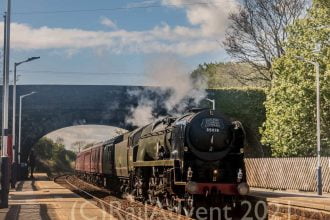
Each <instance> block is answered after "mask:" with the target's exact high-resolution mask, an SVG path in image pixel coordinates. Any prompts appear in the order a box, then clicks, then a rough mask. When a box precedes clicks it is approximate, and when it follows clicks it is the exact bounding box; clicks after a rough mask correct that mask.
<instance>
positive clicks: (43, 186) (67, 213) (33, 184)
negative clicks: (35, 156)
mask: <svg viewBox="0 0 330 220" xmlns="http://www.w3.org/2000/svg"><path fill="white" fill-rule="evenodd" d="M3 219H5V220H16V219H17V220H38V219H45V220H50V219H51V220H53V219H54V220H68V219H70V220H71V219H72V220H74V219H77V220H80V219H93V220H99V219H115V218H114V217H113V216H111V215H110V214H108V213H107V212H105V211H103V210H102V209H100V208H99V207H97V206H96V205H94V204H93V203H92V202H90V201H88V200H86V199H84V198H82V197H80V196H78V195H77V194H75V193H73V192H71V191H70V190H68V189H66V188H64V187H62V186H61V185H59V184H57V183H55V182H53V181H50V180H48V178H47V176H46V174H36V175H35V179H34V180H29V181H22V182H19V183H18V184H17V187H16V189H15V190H11V191H10V193H9V208H7V209H0V220H3Z"/></svg>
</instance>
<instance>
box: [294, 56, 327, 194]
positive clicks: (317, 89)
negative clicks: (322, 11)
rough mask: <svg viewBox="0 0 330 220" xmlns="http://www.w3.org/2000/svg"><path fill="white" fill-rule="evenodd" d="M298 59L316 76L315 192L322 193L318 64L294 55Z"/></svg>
mask: <svg viewBox="0 0 330 220" xmlns="http://www.w3.org/2000/svg"><path fill="white" fill-rule="evenodd" d="M296 58H297V59H298V60H301V61H303V62H306V63H310V64H313V65H314V68H315V72H316V76H315V81H316V139H317V168H316V175H317V194H318V195H322V167H321V122H320V64H319V63H318V62H315V61H311V60H306V59H305V58H303V57H301V56H296Z"/></svg>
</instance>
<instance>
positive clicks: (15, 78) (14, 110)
mask: <svg viewBox="0 0 330 220" xmlns="http://www.w3.org/2000/svg"><path fill="white" fill-rule="evenodd" d="M37 59H40V57H30V58H28V59H26V60H24V61H21V62H18V63H15V65H14V82H13V120H12V138H13V169H12V170H13V175H12V182H11V184H12V188H15V184H16V179H17V175H16V173H17V169H16V81H17V75H16V69H17V67H18V66H19V65H21V64H23V63H27V62H31V61H33V60H37Z"/></svg>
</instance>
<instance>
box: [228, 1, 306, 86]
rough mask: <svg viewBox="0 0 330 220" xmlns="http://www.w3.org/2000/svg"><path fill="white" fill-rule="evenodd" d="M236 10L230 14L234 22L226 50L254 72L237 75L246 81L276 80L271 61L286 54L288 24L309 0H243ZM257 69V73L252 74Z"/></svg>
mask: <svg viewBox="0 0 330 220" xmlns="http://www.w3.org/2000/svg"><path fill="white" fill-rule="evenodd" d="M242 2H243V3H242V5H241V6H240V8H239V10H238V12H237V13H232V14H231V15H230V16H229V20H230V21H231V24H230V26H229V28H228V30H227V33H226V38H225V40H224V42H223V44H224V46H225V49H226V51H227V53H228V54H229V55H230V56H232V57H233V58H235V59H237V60H238V61H239V62H242V63H246V64H249V65H250V66H251V67H252V68H253V71H251V74H248V75H241V76H240V75H236V76H235V77H239V78H241V79H244V80H252V81H253V80H264V81H266V82H268V83H270V81H271V80H272V79H273V72H272V71H271V68H272V61H273V60H274V59H275V58H279V57H281V56H282V55H283V54H284V48H283V45H284V42H285V40H286V39H287V31H286V27H287V26H288V25H289V24H292V22H294V21H295V20H296V19H297V18H298V17H299V16H301V14H302V13H303V11H304V8H305V6H306V0H242ZM255 72H257V73H258V74H253V73H255Z"/></svg>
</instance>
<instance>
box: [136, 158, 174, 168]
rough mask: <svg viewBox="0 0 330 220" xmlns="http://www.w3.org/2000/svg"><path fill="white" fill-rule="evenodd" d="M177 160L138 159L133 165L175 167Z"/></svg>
mask: <svg viewBox="0 0 330 220" xmlns="http://www.w3.org/2000/svg"><path fill="white" fill-rule="evenodd" d="M174 161H175V160H156V161H137V162H133V167H159V166H164V167H174V163H175V162H174Z"/></svg>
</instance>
